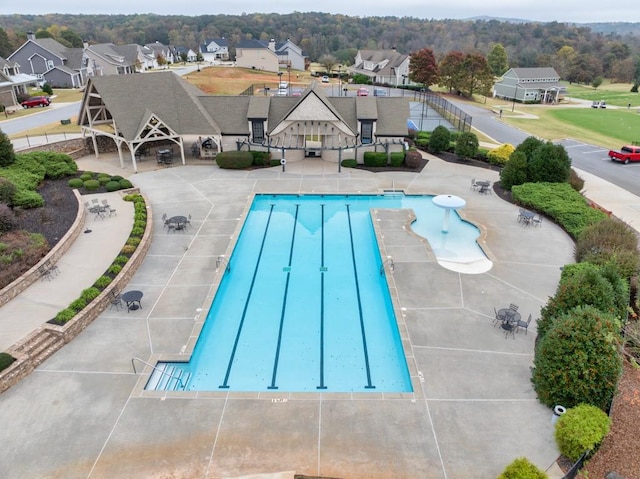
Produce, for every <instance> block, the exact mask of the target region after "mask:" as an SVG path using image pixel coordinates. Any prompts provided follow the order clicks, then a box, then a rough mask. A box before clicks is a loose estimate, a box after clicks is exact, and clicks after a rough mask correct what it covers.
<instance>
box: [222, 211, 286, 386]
mask: <svg viewBox="0 0 640 479" xmlns="http://www.w3.org/2000/svg"><path fill="white" fill-rule="evenodd" d="M274 206H275V204H271V208H270V209H269V217H268V218H267V224H266V226H265V227H264V235H263V236H262V244H261V245H260V251H259V252H258V260H257V261H256V267H255V269H254V270H253V278H252V279H251V286H249V294H247V300H246V301H245V303H244V309H243V311H242V318H241V319H240V324H239V325H238V332H237V333H236V340H235V341H234V343H233V349H232V350H231V357H229V364H228V365H227V373H226V374H225V375H224V382H223V383H222V384H221V385H220V386H218V387H219V388H220V389H228V388H229V384H228V383H229V375H230V374H231V366H233V359H234V358H235V355H236V350H237V349H238V341H240V334H242V326H243V325H244V320H245V318H246V316H247V309H248V308H249V301H250V300H251V293H252V292H253V286H254V284H255V282H256V277H257V276H258V268H259V267H260V259H261V258H262V252H263V251H264V244H265V242H266V240H267V233H268V232H269V224H270V223H271V215H272V214H273V208H274Z"/></svg>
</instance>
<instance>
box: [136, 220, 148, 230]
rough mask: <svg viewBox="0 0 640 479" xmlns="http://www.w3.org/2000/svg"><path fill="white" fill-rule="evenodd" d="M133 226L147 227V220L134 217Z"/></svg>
mask: <svg viewBox="0 0 640 479" xmlns="http://www.w3.org/2000/svg"><path fill="white" fill-rule="evenodd" d="M133 227H134V228H140V229H142V230H144V229H145V228H146V227H147V221H146V220H144V219H141V220H138V219H136V220H135V221H134V222H133Z"/></svg>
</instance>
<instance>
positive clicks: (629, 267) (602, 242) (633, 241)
mask: <svg viewBox="0 0 640 479" xmlns="http://www.w3.org/2000/svg"><path fill="white" fill-rule="evenodd" d="M575 259H576V261H578V262H580V261H588V262H590V263H593V264H597V265H605V264H609V263H612V264H614V265H615V266H616V267H617V269H618V271H620V274H621V275H622V276H623V277H625V278H627V279H629V278H631V277H633V276H635V275H636V274H638V267H639V264H640V254H639V253H638V238H637V236H636V232H635V230H633V229H632V228H631V227H630V226H628V225H627V224H626V223H623V222H622V221H619V220H617V219H615V218H605V219H603V220H602V221H599V222H597V223H594V224H592V225H590V226H588V227H586V228H585V229H584V230H583V231H582V233H581V234H580V235H579V236H578V239H577V241H576V248H575Z"/></svg>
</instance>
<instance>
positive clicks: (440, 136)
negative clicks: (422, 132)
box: [418, 125, 451, 154]
mask: <svg viewBox="0 0 640 479" xmlns="http://www.w3.org/2000/svg"><path fill="white" fill-rule="evenodd" d="M418 138H420V137H418ZM420 141H424V140H420ZM450 142H451V133H450V132H449V129H448V128H446V127H444V126H442V125H438V126H436V127H435V129H434V130H433V132H432V133H431V135H430V136H429V138H428V140H427V141H426V145H425V146H428V148H429V151H430V152H432V153H435V154H438V153H440V152H442V151H445V150H446V149H448V148H449V143H450Z"/></svg>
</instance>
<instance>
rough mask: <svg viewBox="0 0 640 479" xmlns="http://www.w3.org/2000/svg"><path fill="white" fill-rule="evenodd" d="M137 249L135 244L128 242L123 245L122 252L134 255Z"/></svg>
mask: <svg viewBox="0 0 640 479" xmlns="http://www.w3.org/2000/svg"><path fill="white" fill-rule="evenodd" d="M135 250H136V247H135V246H131V245H130V244H126V245H124V246H123V247H122V249H121V250H120V253H122V254H125V255H132V254H133V252H134V251H135Z"/></svg>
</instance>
